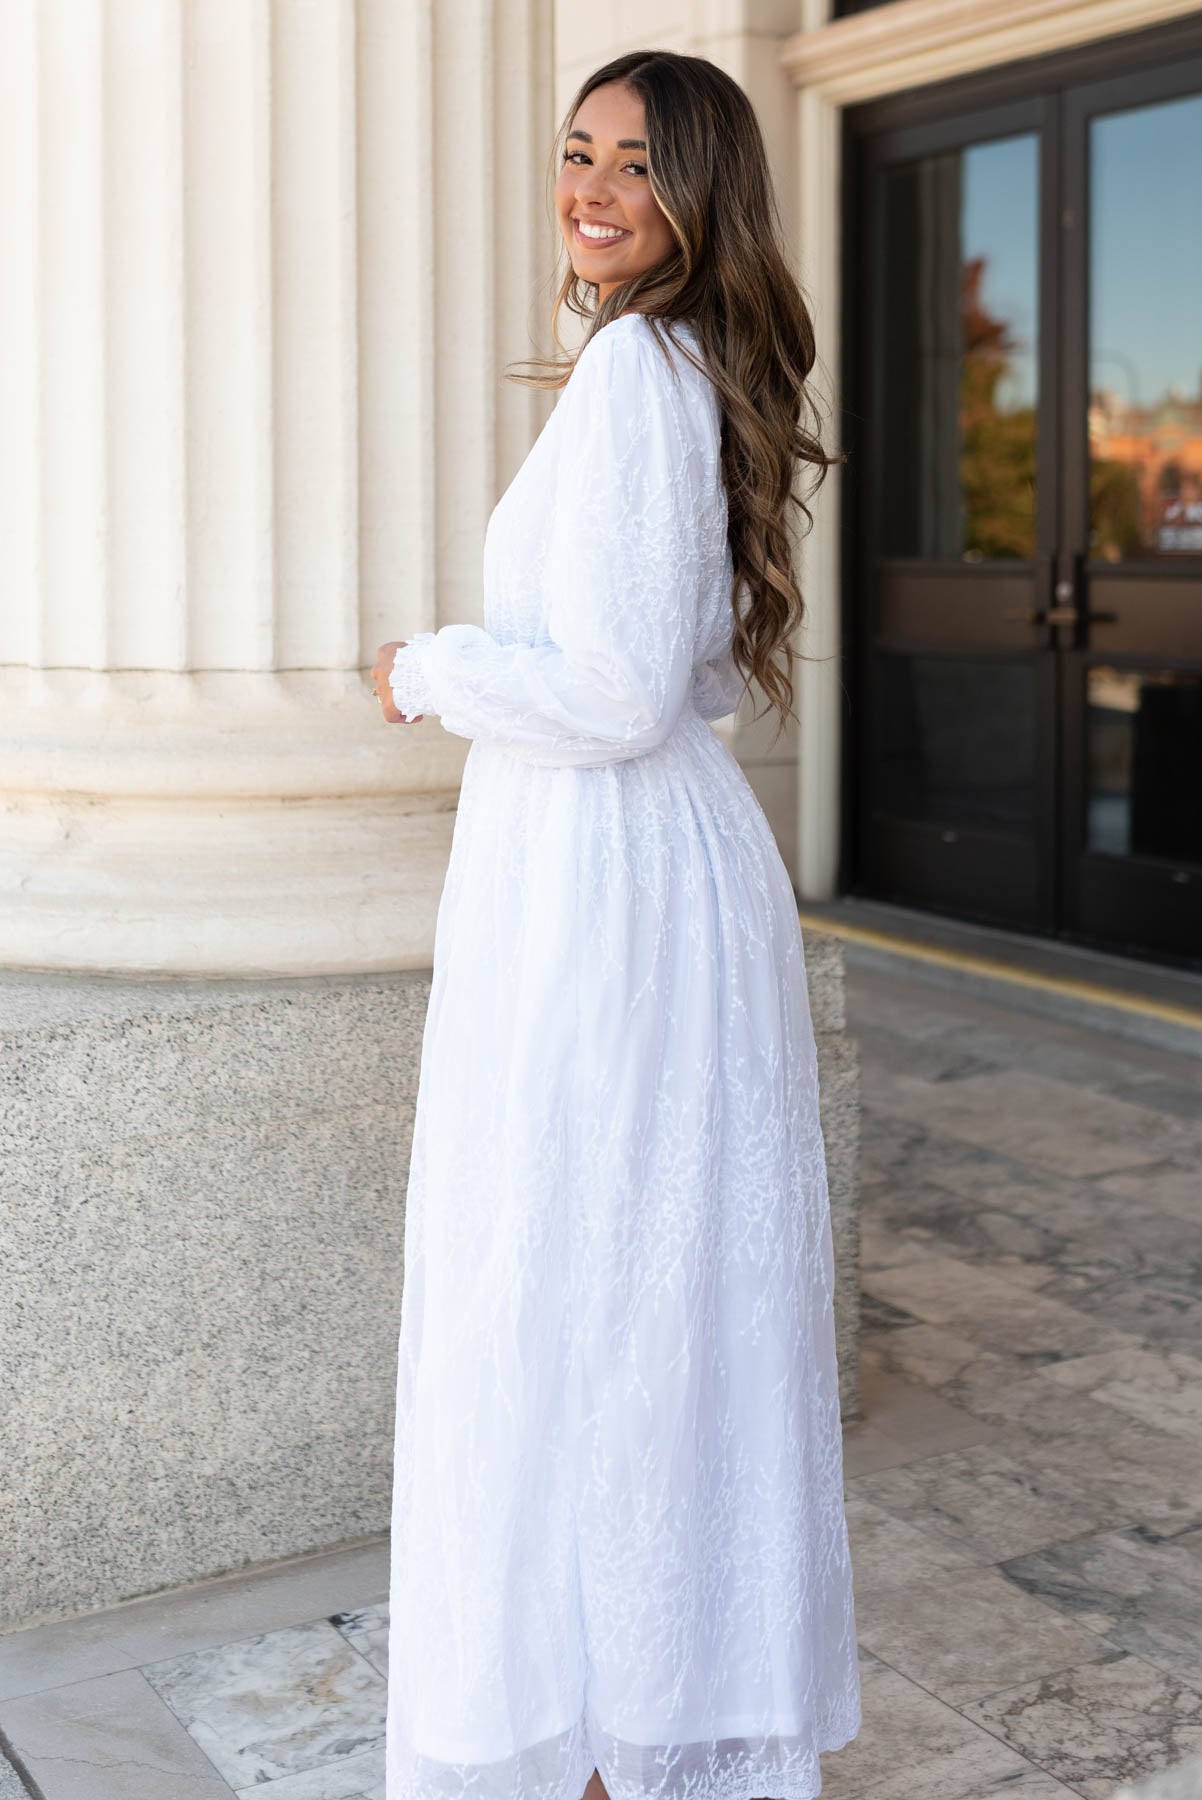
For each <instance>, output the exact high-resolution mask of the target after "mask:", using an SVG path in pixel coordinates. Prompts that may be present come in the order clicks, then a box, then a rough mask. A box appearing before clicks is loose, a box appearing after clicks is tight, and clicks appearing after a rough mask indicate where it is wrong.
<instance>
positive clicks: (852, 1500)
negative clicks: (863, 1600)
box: [844, 1492, 980, 1596]
mask: <svg viewBox="0 0 1202 1800" xmlns="http://www.w3.org/2000/svg"><path fill="white" fill-rule="evenodd" d="M844 1510H845V1513H846V1517H847V1529H848V1536H849V1538H850V1541H851V1562H852V1573H853V1576H854V1578H855V1587H856V1592H857V1594H858V1593H860V1592H861V1591H862V1592H863V1593H864V1594H865V1595H866V1596H867V1595H870V1594H877V1593H881V1592H883V1591H884V1589H886V1588H890V1587H904V1586H905V1585H906V1584H907V1583H908V1582H914V1581H919V1580H921V1579H923V1578H924V1577H927V1576H935V1575H945V1574H947V1573H948V1571H949V1570H951V1569H958V1568H971V1567H974V1566H976V1565H977V1564H979V1561H980V1559H979V1558H978V1557H977V1556H976V1555H975V1554H974V1552H973V1551H972V1550H970V1549H969V1548H968V1546H967V1545H964V1544H952V1543H950V1542H949V1541H948V1540H947V1539H946V1538H939V1537H935V1536H933V1535H931V1534H929V1533H927V1532H925V1531H923V1530H922V1529H921V1528H920V1527H919V1526H917V1525H912V1524H910V1523H909V1522H908V1520H906V1519H899V1518H898V1517H897V1516H896V1514H895V1513H889V1512H886V1511H885V1509H884V1508H883V1507H881V1506H877V1505H875V1504H874V1503H873V1501H871V1500H869V1499H866V1498H865V1496H864V1495H862V1494H858V1493H850V1492H849V1493H848V1495H847V1497H846V1501H845V1505H844Z"/></svg>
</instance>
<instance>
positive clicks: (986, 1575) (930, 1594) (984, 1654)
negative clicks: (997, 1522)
mask: <svg viewBox="0 0 1202 1800" xmlns="http://www.w3.org/2000/svg"><path fill="white" fill-rule="evenodd" d="M856 1627H857V1635H858V1637H859V1640H860V1642H861V1643H862V1644H863V1645H864V1647H865V1649H867V1650H871V1651H872V1653H873V1655H874V1656H878V1657H880V1659H881V1660H882V1661H883V1662H886V1663H888V1664H889V1666H890V1667H891V1668H893V1669H896V1670H898V1672H899V1673H900V1674H902V1675H906V1676H908V1677H909V1678H910V1680H912V1681H916V1682H918V1684H919V1685H920V1686H921V1687H924V1688H926V1689H928V1690H929V1691H930V1693H932V1694H934V1695H936V1696H937V1697H938V1698H939V1699H940V1700H945V1701H946V1702H947V1703H948V1704H949V1705H950V1706H955V1707H959V1708H961V1709H966V1707H967V1703H968V1702H969V1701H972V1700H977V1699H980V1698H981V1697H982V1696H984V1695H987V1694H991V1693H993V1692H995V1691H996V1690H997V1689H999V1688H1008V1687H1012V1686H1015V1685H1017V1684H1018V1683H1019V1682H1024V1681H1025V1682H1029V1681H1031V1680H1033V1679H1034V1678H1036V1677H1039V1676H1043V1675H1045V1674H1050V1673H1051V1672H1052V1671H1053V1670H1056V1669H1064V1668H1067V1667H1069V1666H1071V1665H1076V1664H1080V1663H1084V1662H1087V1661H1090V1660H1092V1659H1094V1658H1097V1657H1104V1656H1108V1655H1111V1656H1112V1655H1113V1654H1114V1652H1113V1651H1112V1650H1110V1649H1109V1648H1108V1646H1107V1645H1106V1644H1104V1643H1103V1641H1102V1639H1101V1638H1099V1637H1097V1636H1095V1635H1094V1634H1093V1633H1092V1632H1090V1631H1088V1630H1086V1629H1085V1628H1084V1627H1083V1626H1080V1625H1078V1624H1077V1623H1076V1622H1075V1621H1073V1620H1070V1619H1066V1618H1065V1617H1064V1616H1063V1615H1062V1614H1061V1613H1058V1612H1056V1611H1055V1610H1054V1608H1052V1607H1050V1606H1045V1605H1044V1604H1043V1602H1042V1601H1040V1600H1036V1599H1033V1598H1032V1597H1031V1596H1030V1595H1028V1594H1024V1593H1021V1592H1019V1590H1018V1589H1017V1588H1016V1587H1015V1586H1014V1584H1013V1583H1012V1582H1009V1581H1007V1580H1006V1578H1005V1577H1004V1576H1003V1575H1000V1574H998V1572H997V1571H996V1570H995V1569H956V1570H952V1571H950V1572H949V1573H948V1574H946V1575H941V1576H937V1577H934V1578H929V1577H928V1578H925V1579H922V1580H919V1581H914V1582H908V1583H904V1584H901V1583H899V1584H898V1585H897V1586H894V1587H890V1588H886V1589H883V1590H877V1591H875V1592H873V1591H868V1592H866V1593H865V1595H864V1597H863V1599H862V1600H861V1599H860V1598H859V1597H857V1601H856ZM1199 1703H1200V1704H1202V1700H1200V1702H1199ZM1032 1760H1033V1761H1035V1762H1039V1763H1041V1764H1043V1763H1045V1759H1044V1758H1042V1757H1038V1756H1037V1757H1034V1758H1033V1759H1032ZM1046 1766H1048V1767H1051V1765H1050V1763H1047V1764H1046ZM1053 1772H1055V1771H1053Z"/></svg>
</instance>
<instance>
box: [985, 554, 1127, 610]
mask: <svg viewBox="0 0 1202 1800" xmlns="http://www.w3.org/2000/svg"><path fill="white" fill-rule="evenodd" d="M1083 562H1084V558H1083V557H1082V556H1081V555H1080V554H1079V553H1078V554H1077V555H1075V556H1074V557H1073V573H1072V575H1071V577H1064V578H1062V579H1061V580H1060V581H1057V582H1055V583H1054V584H1053V585H1052V594H1053V603H1052V605H1051V606H1033V607H1031V608H1029V609H1027V608H1024V609H1023V610H1022V611H1021V612H1004V613H1003V614H1002V617H1003V619H1007V620H1012V621H1013V622H1014V623H1016V624H1020V625H1079V624H1085V625H1114V624H1117V622H1118V614H1117V613H1112V612H1085V613H1083V612H1082V611H1081V608H1080V607H1079V606H1078V605H1077V594H1078V592H1079V591H1080V583H1081V577H1082V574H1083V568H1082V564H1083ZM1048 563H1049V567H1048V575H1049V576H1050V575H1051V573H1052V570H1053V569H1054V567H1055V559H1054V558H1052V557H1049V559H1048Z"/></svg>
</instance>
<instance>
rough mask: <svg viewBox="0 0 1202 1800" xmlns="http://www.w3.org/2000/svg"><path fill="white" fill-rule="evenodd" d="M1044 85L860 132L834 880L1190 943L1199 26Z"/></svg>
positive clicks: (1195, 829)
mask: <svg viewBox="0 0 1202 1800" xmlns="http://www.w3.org/2000/svg"><path fill="white" fill-rule="evenodd" d="M1117 54H1118V52H1117V51H1115V55H1116V56H1117ZM1043 85H1044V91H1043V92H1041V93H1038V94H1034V95H1031V97H1029V98H1026V99H1017V100H1011V101H1008V102H1006V103H1004V104H998V105H992V106H980V107H977V108H975V109H973V110H971V111H962V112H959V113H956V114H954V115H952V114H948V115H946V116H944V117H941V118H934V119H927V120H922V121H920V122H917V123H907V124H905V125H902V126H898V127H895V128H892V129H888V128H885V129H877V130H876V131H875V132H873V133H872V135H871V136H869V137H868V138H866V139H865V140H864V141H863V142H862V143H861V144H860V146H859V165H858V166H859V170H860V179H859V182H858V184H857V201H856V205H857V211H858V223H859V227H860V235H859V240H858V245H857V247H856V248H857V255H856V257H855V258H854V259H853V262H852V265H851V268H850V270H849V274H850V276H851V278H852V279H853V280H854V281H855V283H856V285H857V287H858V291H860V292H862V293H863V294H864V295H865V296H867V304H866V305H865V306H864V307H863V308H862V309H860V313H859V326H860V330H859V332H858V334H857V337H856V340H855V341H856V351H857V357H856V363H855V367H854V379H853V380H852V381H851V382H849V392H850V393H851V394H853V395H854V396H855V398H854V400H853V406H854V407H855V408H856V410H857V412H858V416H859V418H860V420H861V422H862V446H861V448H860V449H859V450H858V451H856V450H855V449H854V441H853V455H854V460H855V463H856V471H855V473H856V476H857V477H858V481H857V484H856V485H857V493H856V501H857V505H856V516H855V532H856V541H857V543H858V550H859V555H858V559H857V560H858V567H857V568H856V569H855V576H854V579H855V586H856V606H855V628H854V631H853V634H852V635H853V637H854V639H855V640H856V643H857V646H858V662H859V671H858V673H859V680H858V686H857V697H858V705H857V707H856V713H857V720H858V724H857V739H858V742H857V750H858V755H857V758H856V766H857V777H858V779H857V789H858V793H857V805H856V813H857V827H858V829H857V858H856V861H857V872H858V877H859V879H858V883H857V885H858V886H859V887H860V889H861V890H862V891H868V892H871V893H874V894H877V895H880V896H882V897H887V898H892V899H896V900H900V901H902V902H904V903H909V904H912V905H919V906H925V907H930V908H934V909H937V910H944V911H948V912H952V913H955V914H958V915H960V916H966V917H972V918H977V919H980V920H982V921H988V922H992V923H996V924H1000V925H1003V926H1011V927H1016V928H1019V929H1027V930H1034V931H1040V932H1047V933H1053V932H1063V933H1066V934H1069V935H1072V936H1075V937H1079V938H1082V939H1087V940H1091V941H1095V942H1107V943H1110V944H1112V945H1114V946H1115V947H1116V948H1125V949H1132V950H1137V951H1146V952H1150V953H1152V954H1164V955H1168V956H1176V957H1183V958H1202V57H1197V56H1195V57H1193V58H1188V57H1186V58H1181V59H1179V60H1178V61H1176V62H1174V63H1173V64H1171V65H1169V66H1161V67H1157V68H1152V69H1144V70H1142V71H1141V70H1135V71H1134V72H1129V73H1124V74H1121V75H1115V76H1112V77H1108V78H1106V79H1104V80H1096V81H1092V82H1088V83H1085V82H1077V83H1075V84H1073V85H1071V86H1064V87H1061V88H1059V89H1057V88H1055V86H1054V85H1052V84H1051V83H1048V82H1046V81H1045V82H1044V84H1043ZM911 111H913V108H911Z"/></svg>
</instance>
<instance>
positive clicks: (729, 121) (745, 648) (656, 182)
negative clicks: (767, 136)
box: [507, 50, 846, 736]
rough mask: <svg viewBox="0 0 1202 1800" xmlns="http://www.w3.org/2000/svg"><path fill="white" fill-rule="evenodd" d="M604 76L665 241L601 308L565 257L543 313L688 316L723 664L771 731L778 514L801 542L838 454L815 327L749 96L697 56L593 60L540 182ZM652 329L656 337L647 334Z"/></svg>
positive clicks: (788, 599) (546, 383)
mask: <svg viewBox="0 0 1202 1800" xmlns="http://www.w3.org/2000/svg"><path fill="white" fill-rule="evenodd" d="M611 81H621V82H624V83H625V84H626V86H627V87H628V88H630V89H631V90H632V91H633V92H634V93H636V94H638V95H639V97H640V99H641V100H642V102H643V106H644V109H645V112H646V119H647V174H648V180H649V181H650V184H651V192H652V194H653V195H654V197H655V200H656V202H657V203H658V205H659V207H660V210H661V211H662V212H663V214H664V216H665V218H666V219H667V221H668V224H669V226H670V228H671V230H672V234H673V236H674V238H675V240H676V246H675V249H674V250H673V251H672V252H670V253H669V255H668V256H667V257H666V258H664V260H663V261H662V262H660V263H658V264H657V265H656V266H655V267H654V268H653V269H649V270H647V271H646V272H645V273H644V274H642V275H638V276H635V277H634V278H633V279H632V280H630V281H626V282H623V283H622V284H621V285H620V286H618V287H617V288H615V289H614V291H613V292H612V293H611V294H610V295H609V296H608V297H607V298H606V299H605V300H604V301H601V302H600V303H598V299H597V294H598V289H597V286H596V284H595V283H594V282H586V281H581V280H580V278H579V277H578V276H577V275H576V273H575V271H574V270H573V268H572V266H571V263H570V262H569V264H568V268H567V272H566V274H565V276H564V278H563V281H562V283H561V285H560V288H559V291H558V293H557V294H556V296H555V302H554V305H553V308H552V312H551V334H552V338H553V340H554V342H555V344H556V346H557V348H558V349H559V350H561V351H563V350H564V348H565V346H564V345H563V343H562V342H561V340H560V337H559V331H558V323H559V317H560V312H561V310H562V309H563V308H564V307H565V306H566V307H567V309H568V311H569V312H573V313H575V314H577V316H578V317H580V318H582V319H586V320H591V322H592V327H591V330H590V331H589V332H588V334H587V336H586V337H585V340H584V342H585V343H587V342H588V339H589V338H591V337H592V336H593V334H594V333H595V332H597V331H600V330H601V329H602V327H603V326H605V325H608V324H609V323H610V321H611V320H613V319H616V318H617V317H618V316H619V315H620V314H622V313H627V312H635V311H638V312H643V313H646V314H647V315H648V316H649V317H650V318H651V319H652V320H661V321H663V325H664V328H665V329H666V330H667V332H668V335H669V336H672V332H671V321H672V320H673V319H683V320H687V321H688V322H689V323H690V324H691V325H692V327H693V329H694V331H695V332H696V334H697V338H698V341H699V344H700V346H701V350H702V354H703V357H704V361H705V365H706V367H705V372H706V373H707V374H708V376H709V377H710V379H711V381H713V383H714V385H715V387H716V389H717V392H718V396H719V399H720V401H721V406H722V478H723V483H724V486H725V489H726V499H727V515H728V523H729V541H730V547H731V554H732V558H733V562H734V581H733V583H732V588H731V596H730V598H731V609H732V612H733V615H734V640H733V649H734V658H735V662H736V664H737V666H738V668H739V670H740V672H741V673H742V675H743V677H744V681H745V683H746V682H749V681H751V680H755V681H756V682H758V684H759V686H760V688H761V689H762V691H763V693H764V694H765V695H766V696H767V699H768V702H769V705H770V706H774V707H775V708H776V710H777V712H778V713H779V715H780V724H779V728H778V732H777V735H778V736H779V734H780V731H781V730H783V729H784V724H785V721H786V719H787V718H789V717H790V716H791V715H793V680H792V671H793V663H794V660H795V658H797V656H798V655H799V652H798V651H796V650H795V649H794V647H793V645H792V643H791V642H790V639H791V637H792V635H793V632H794V630H795V629H796V627H797V626H798V625H799V624H800V622H801V620H802V617H803V616H804V612H805V605H804V602H803V600H802V596H801V590H800V587H799V584H798V580H797V572H796V568H795V560H794V542H793V536H792V532H793V530H794V529H795V528H796V525H797V517H796V516H795V515H791V513H790V508H791V507H795V508H796V509H797V513H798V514H799V515H800V516H801V517H802V518H803V519H804V521H805V524H804V527H803V528H802V530H801V531H800V533H799V536H804V535H805V534H806V533H807V532H808V531H809V530H810V529H811V527H812V525H813V514H812V512H811V510H810V507H809V505H808V501H809V500H810V499H811V498H812V497H813V495H814V494H815V493H816V492H817V489H818V488H819V486H820V485H821V483H822V481H823V480H824V478H825V476H826V471H827V469H828V468H829V467H830V466H831V465H832V464H834V463H841V462H844V461H846V457H845V456H843V455H842V454H840V453H837V452H836V453H834V454H828V453H827V451H826V450H824V449H823V446H822V444H821V442H820V440H819V428H820V419H821V415H820V412H819V409H818V407H817V405H816V404H815V401H814V398H813V396H812V395H811V393H810V390H809V387H808V385H807V381H808V377H809V374H810V371H811V369H812V368H813V366H814V360H815V354H816V352H815V345H814V327H813V324H812V322H811V319H810V314H809V310H808V308H807V306H806V303H805V300H804V298H803V296H802V292H801V289H800V287H799V286H798V283H797V281H796V280H795V278H794V276H793V274H792V273H791V271H790V269H789V266H788V261H787V259H786V256H785V253H784V250H783V248H782V231H781V225H780V215H779V212H778V210H777V204H776V197H775V194H774V192H773V188H772V177H771V174H770V171H769V168H768V158H767V154H766V152H765V149H764V140H763V137H762V135H761V132H760V127H759V122H758V120H757V119H756V116H755V112H754V110H753V108H752V105H751V102H750V100H749V99H748V98H747V95H746V94H745V93H744V92H743V89H742V88H741V87H740V86H739V84H738V83H737V82H736V81H734V80H732V79H731V77H730V76H729V75H727V74H726V73H725V72H724V71H723V70H722V69H720V68H718V66H717V64H715V63H712V62H709V61H707V60H706V58H704V57H701V56H683V55H680V54H678V53H677V52H675V51H671V50H634V51H631V52H630V53H628V54H627V55H625V56H618V57H615V58H614V60H613V61H612V62H608V63H606V64H605V65H604V66H603V67H602V68H599V69H596V70H595V71H594V72H593V74H591V75H590V76H589V77H588V79H587V80H586V81H585V82H584V83H583V84H582V85H581V87H580V88H579V89H578V90H577V92H576V95H575V97H574V99H573V100H572V102H571V104H570V106H569V107H568V110H567V113H566V115H565V117H564V119H563V122H562V124H561V126H560V129H559V131H558V132H557V134H556V138H555V144H554V148H553V151H552V159H551V171H550V173H551V181H552V185H553V184H554V182H555V180H556V178H557V176H558V171H559V165H560V161H561V158H562V156H563V152H564V146H565V140H566V136H567V133H568V131H569V130H570V129H571V127H572V122H573V119H574V118H575V115H576V112H577V109H578V108H579V107H580V105H581V103H582V102H583V100H584V99H585V97H586V96H587V95H588V94H590V93H592V91H593V89H594V88H598V87H601V86H602V85H603V84H604V83H606V82H611ZM652 329H653V330H655V331H656V335H657V336H658V335H659V328H658V327H657V326H655V325H653V327H652ZM673 341H674V342H675V341H676V340H675V338H673ZM581 348H583V345H581ZM680 348H681V350H682V353H683V354H685V355H688V354H689V352H688V350H687V348H686V347H685V346H683V345H681V346H680ZM576 354H577V355H578V354H579V350H578V351H577V353H576ZM690 360H693V359H692V358H691V359H690ZM574 361H575V358H574V357H571V358H569V360H567V361H566V362H565V361H563V360H554V359H548V358H542V357H532V358H528V359H527V363H528V366H532V367H534V368H535V369H536V371H539V372H537V373H535V374H533V375H522V374H517V373H514V372H513V371H512V370H507V374H508V375H509V378H510V379H511V380H513V381H518V382H521V383H522V384H523V385H526V386H530V387H539V388H560V387H562V386H563V385H564V383H565V382H566V381H567V379H568V377H569V375H570V374H571V372H572V367H573V363H574ZM799 463H800V464H802V465H804V466H805V468H806V469H808V471H809V475H810V482H809V486H808V487H806V488H804V489H803V491H802V492H797V491H795V489H794V481H795V478H796V475H797V465H798V464H799ZM744 588H746V596H745V597H744V596H743V590H744Z"/></svg>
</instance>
